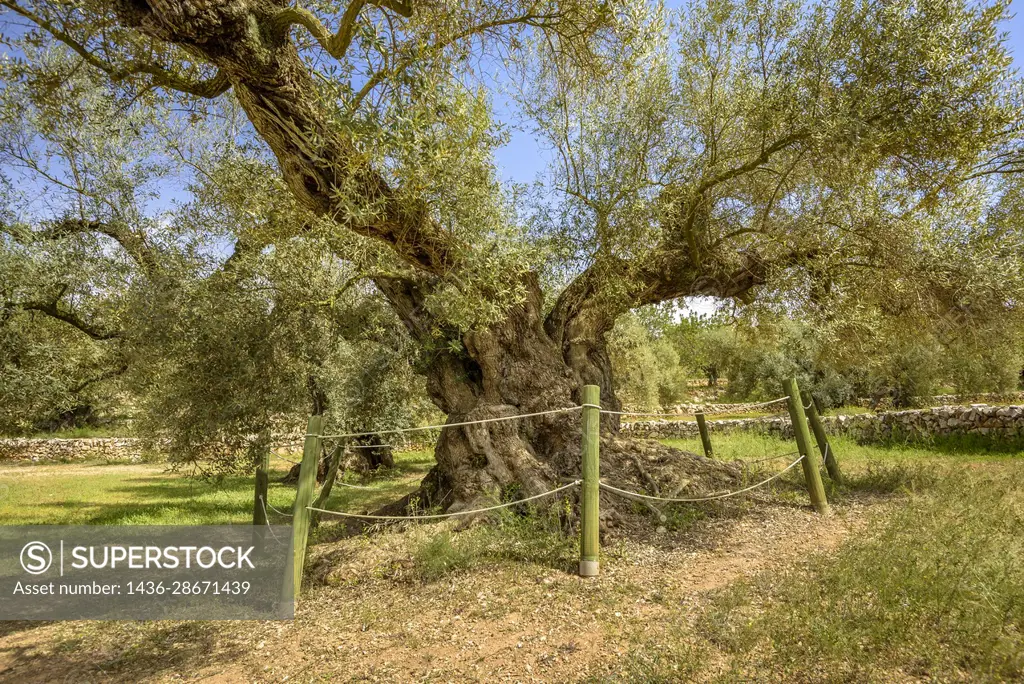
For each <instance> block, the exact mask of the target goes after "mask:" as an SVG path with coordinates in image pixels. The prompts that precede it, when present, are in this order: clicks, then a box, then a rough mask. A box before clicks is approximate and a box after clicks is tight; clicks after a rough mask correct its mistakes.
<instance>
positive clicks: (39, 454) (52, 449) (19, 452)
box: [0, 437, 144, 463]
mask: <svg viewBox="0 0 1024 684" xmlns="http://www.w3.org/2000/svg"><path fill="white" fill-rule="evenodd" d="M143 456H144V452H143V445H142V440H141V439H133V438H130V437H88V438H78V439H56V438H55V439H32V438H10V439H0V461H33V462H57V463H60V462H67V461H124V462H126V463H134V462H138V461H141V460H142V458H143Z"/></svg>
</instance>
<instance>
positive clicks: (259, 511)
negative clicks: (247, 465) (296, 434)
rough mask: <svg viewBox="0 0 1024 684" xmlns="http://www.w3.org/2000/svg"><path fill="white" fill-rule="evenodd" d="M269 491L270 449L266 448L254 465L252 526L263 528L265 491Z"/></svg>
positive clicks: (265, 505)
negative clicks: (254, 490)
mask: <svg viewBox="0 0 1024 684" xmlns="http://www.w3.org/2000/svg"><path fill="white" fill-rule="evenodd" d="M269 489H270V447H267V448H266V449H265V450H264V451H263V453H262V454H260V460H259V462H257V463H256V493H255V496H253V501H252V524H253V525H259V526H263V525H266V524H268V523H269V521H268V520H267V491H268V490H269Z"/></svg>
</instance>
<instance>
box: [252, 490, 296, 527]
mask: <svg viewBox="0 0 1024 684" xmlns="http://www.w3.org/2000/svg"><path fill="white" fill-rule="evenodd" d="M260 505H261V506H263V515H267V506H270V510H272V511H274V512H275V513H277V514H278V515H283V516H285V517H288V518H290V517H292V514H291V513H285V512H284V511H279V510H277V509H276V508H274V504H272V503H270V502H269V501H266V502H265V501H263V495H262V494H261V495H260ZM267 517H269V516H267ZM267 524H268V525H269V524H270V523H267Z"/></svg>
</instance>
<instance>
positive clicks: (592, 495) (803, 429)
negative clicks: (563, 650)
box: [259, 379, 840, 598]
mask: <svg viewBox="0 0 1024 684" xmlns="http://www.w3.org/2000/svg"><path fill="white" fill-rule="evenodd" d="M581 389H582V392H581V399H582V401H581V402H580V404H579V405H576V406H566V407H563V408H556V409H549V410H545V411H534V412H531V413H520V414H514V415H505V416H496V417H492V418H481V419H478V420H463V421H458V422H449V423H444V424H439V425H425V426H419V427H404V428H390V429H383V430H375V431H365V432H351V433H342V434H323V432H324V429H323V416H320V415H314V416H312V417H311V418H310V419H309V423H308V426H307V429H306V431H305V441H304V443H303V453H302V461H301V463H300V464H299V465H300V473H299V482H298V491H297V494H296V499H295V503H294V507H293V512H292V513H291V514H289V513H285V512H284V511H281V510H278V509H277V508H274V507H273V506H272V505H270V504H269V502H267V501H266V500H265V498H264V497H263V496H261V497H260V499H259V505H260V506H262V507H263V511H264V515H266V511H267V507H268V506H269V508H270V509H271V510H273V511H274V512H275V513H277V514H279V515H282V516H285V517H289V518H292V545H291V546H292V549H293V559H292V560H293V563H292V565H291V573H292V581H291V582H290V585H289V589H288V591H289V592H292V593H291V594H290V596H291V598H295V597H297V596H298V593H299V590H300V589H301V584H302V572H303V565H304V560H305V552H306V547H307V543H308V535H309V528H310V520H311V519H315V517H316V515H328V516H336V517H340V518H349V519H355V520H364V521H369V522H371V523H383V522H415V521H418V522H426V521H437V520H447V519H451V518H459V517H464V516H473V515H480V514H484V513H490V512H493V511H499V510H503V509H508V508H512V507H515V506H521V505H523V504H527V503H530V502H533V501H537V500H540V499H543V498H547V497H552V496H554V495H556V494H559V493H562V492H566V491H568V490H570V489H574V488H576V487H580V495H579V499H580V500H579V514H580V523H579V528H580V566H579V574H580V576H582V577H592V576H596V575H597V574H599V557H600V546H601V539H600V500H601V492H602V490H603V491H604V492H607V493H608V494H609V495H616V496H621V497H625V498H627V499H633V500H638V501H643V502H659V503H666V504H674V503H678V504H697V503H703V502H709V501H718V500H722V499H728V498H731V497H737V496H741V495H743V494H747V493H749V492H752V491H754V490H757V489H760V488H762V487H766V486H767V485H769V484H770V483H771V482H773V481H775V480H778V479H779V478H781V477H782V476H783V475H785V474H786V473H788V472H790V471H792V470H793V469H794V468H796V467H797V466H798V465H801V464H802V465H803V475H804V479H805V482H806V486H807V492H808V495H809V497H810V502H811V504H812V505H813V506H814V508H815V509H816V510H817V511H818V513H821V514H825V513H827V512H828V511H829V506H828V501H827V498H826V496H825V490H824V486H823V484H822V481H821V473H820V472H819V468H818V466H819V461H818V459H817V456H816V454H815V452H814V451H812V442H811V433H810V428H809V425H808V419H810V422H811V424H812V425H813V426H814V434H815V438H816V439H817V443H818V448H819V450H821V452H822V456H823V457H824V461H825V465H826V467H827V470H828V472H829V476H830V477H832V479H833V480H834V481H836V482H837V483H838V482H839V481H840V480H839V470H838V463H837V461H836V458H835V454H834V453H833V452H832V450H831V448H830V446H829V444H828V440H827V436H826V435H825V432H824V427H823V425H822V421H821V420H820V417H819V416H818V415H817V411H816V410H815V408H814V404H813V401H811V402H810V403H809V404H808V401H809V395H808V394H806V393H804V394H801V392H800V390H799V388H798V387H797V383H796V380H794V379H789V380H787V381H786V383H785V391H786V395H785V396H782V397H778V398H776V399H771V400H769V401H763V402H758V403H753V404H744V405H740V406H734V407H729V408H715V409H711V408H708V409H707V410H705V411H703V412H694V413H691V414H678V413H655V412H650V413H648V412H639V411H614V410H610V409H604V408H601V406H600V399H601V396H600V388H599V387H598V386H596V385H585V386H584V387H582V388H581ZM784 402H785V403H787V404H788V411H789V415H790V419H791V420H792V424H793V433H794V438H795V441H796V447H797V450H796V451H795V452H790V453H784V454H778V455H773V456H766V457H764V458H757V459H752V460H748V461H741V462H742V463H743V464H744V465H745V466H746V465H752V464H756V463H763V462H768V461H775V460H779V459H784V458H785V459H787V460H788V459H789V457H791V456H796V458H795V460H792V461H791V462H789V463H788V465H786V466H785V467H784V468H783V469H782V470H780V471H778V472H776V473H774V474H772V475H770V476H768V477H766V478H765V479H763V480H760V481H758V482H755V483H753V484H750V485H747V486H743V487H741V488H739V489H736V490H734V491H724V492H723V491H720V492H717V493H707V494H703V495H699V496H687V497H678V496H673V497H662V496H654V495H651V494H644V493H642V492H638V491H631V490H629V489H625V488H622V487H618V486H615V485H614V484H611V483H609V482H605V481H603V479H602V478H601V471H600V458H599V452H600V450H601V446H602V444H601V442H602V440H601V416H602V415H615V416H626V417H651V418H655V417H679V416H680V415H694V416H696V418H697V426H698V429H699V431H700V437H701V442H702V446H703V448H704V455H705V457H706V458H708V459H714V455H713V453H712V444H711V439H710V431H709V429H708V427H709V426H708V424H707V423H706V421H705V419H704V417H705V414H707V415H715V414H720V413H730V412H737V411H751V410H754V409H758V408H764V407H769V406H774V405H777V404H781V403H784ZM709 406H710V405H709ZM717 406H718V407H721V406H722V405H717ZM690 408H693V407H690ZM576 412H580V416H581V447H582V457H581V461H580V470H579V471H578V472H579V473H580V478H579V479H574V480H572V481H571V482H567V483H565V484H562V485H561V486H558V487H555V488H553V489H550V490H548V491H544V492H541V493H539V494H534V495H532V496H528V497H526V498H523V499H518V500H515V501H507V502H504V503H498V504H495V505H492V506H483V507H481V508H474V509H471V510H457V511H451V512H444V513H424V514H419V515H417V514H412V515H376V514H373V513H349V512H347V511H340V510H332V509H330V508H327V507H322V506H324V504H322V503H319V501H320V497H317V498H316V499H314V490H315V488H316V482H315V478H316V470H317V464H318V463H319V459H320V457H321V453H322V450H323V449H324V447H325V446H326V445H333V446H335V447H339V446H341V445H340V444H339V442H340V441H341V440H352V439H358V438H361V437H374V438H377V437H378V436H380V435H406V434H410V433H423V432H432V431H440V430H444V429H445V428H460V427H469V426H474V425H485V424H491V423H501V422H506V421H513V420H522V419H527V418H537V417H540V416H551V415H559V414H575V413H576ZM805 412H806V413H805ZM375 441H376V439H375ZM389 441H391V442H395V441H403V440H402V439H400V438H393V439H391V440H389ZM344 446H345V447H346V448H351V449H375V448H395V445H394V444H351V443H345V444H344ZM765 451H767V449H765ZM274 456H275V457H276V458H278V459H280V460H283V461H286V462H288V463H292V464H295V461H292V460H290V459H287V458H284V457H282V456H277V455H276V454H275V455H274ZM332 467H333V466H332ZM641 470H642V469H641ZM647 479H648V480H650V478H649V477H648V478H647ZM562 482H566V480H564V479H563V480H562ZM334 484H337V485H339V486H342V487H348V488H352V489H361V490H371V489H374V488H375V487H367V486H362V485H355V484H349V483H346V482H341V481H334ZM740 484H742V482H741V483H740ZM737 486H739V485H737ZM652 487H653V488H655V489H656V486H655V485H653V484H652ZM322 493H323V492H322V491H321V494H322ZM646 505H647V506H648V507H651V508H653V506H651V504H650V503H647V504H646ZM663 519H664V518H663ZM268 524H269V522H268Z"/></svg>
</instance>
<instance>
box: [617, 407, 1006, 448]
mask: <svg viewBox="0 0 1024 684" xmlns="http://www.w3.org/2000/svg"><path fill="white" fill-rule="evenodd" d="M823 422H824V423H825V429H826V430H827V431H828V432H829V433H830V434H843V435H848V436H850V437H853V438H855V439H858V440H861V441H865V442H877V441H886V440H889V439H909V440H920V439H927V438H928V437H945V436H951V435H967V434H977V435H984V436H986V437H989V438H994V439H1020V438H1024V406H940V407H936V408H929V409H915V410H909V411H887V412H883V413H878V414H874V413H862V414H856V415H851V416H827V417H825V418H824V419H823ZM708 428H709V429H710V430H711V432H712V433H718V434H723V433H728V432H735V431H740V430H751V431H758V432H763V433H767V434H772V435H777V436H780V437H782V438H784V439H791V438H792V437H793V426H792V424H791V423H790V420H789V418H783V417H773V418H739V419H734V420H709V421H708ZM622 429H623V432H624V433H626V434H630V435H634V436H637V437H648V438H651V439H671V438H680V439H685V438H691V437H697V436H698V433H697V424H696V423H695V422H692V421H681V420H658V421H643V422H633V423H624V424H623V428H622Z"/></svg>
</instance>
